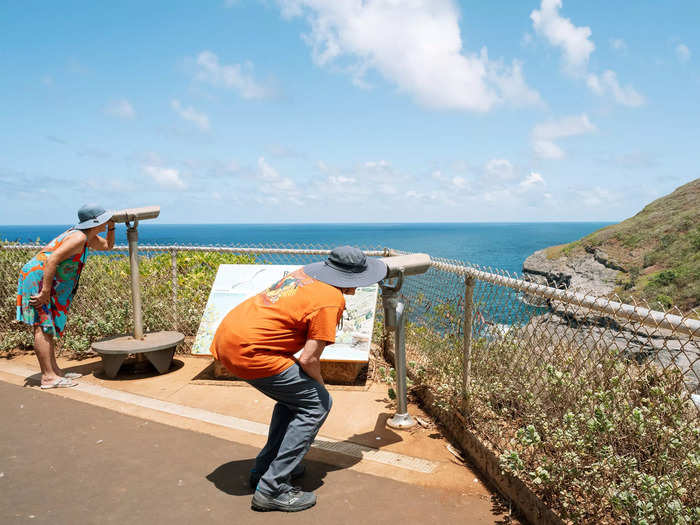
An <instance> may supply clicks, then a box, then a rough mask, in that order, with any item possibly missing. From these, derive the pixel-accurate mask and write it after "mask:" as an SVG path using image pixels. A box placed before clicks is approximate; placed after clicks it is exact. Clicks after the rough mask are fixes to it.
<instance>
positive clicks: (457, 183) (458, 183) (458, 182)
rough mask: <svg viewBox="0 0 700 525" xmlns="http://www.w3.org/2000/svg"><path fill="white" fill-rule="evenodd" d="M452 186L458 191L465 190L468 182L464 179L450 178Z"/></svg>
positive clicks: (458, 177)
mask: <svg viewBox="0 0 700 525" xmlns="http://www.w3.org/2000/svg"><path fill="white" fill-rule="evenodd" d="M452 185H453V186H454V187H455V188H457V189H460V190H463V189H465V188H467V185H468V182H467V179H465V178H464V177H460V176H456V177H452Z"/></svg>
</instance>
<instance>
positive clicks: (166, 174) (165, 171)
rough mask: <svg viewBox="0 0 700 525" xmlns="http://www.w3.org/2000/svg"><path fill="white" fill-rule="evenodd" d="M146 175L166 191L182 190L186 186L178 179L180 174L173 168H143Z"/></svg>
mask: <svg viewBox="0 0 700 525" xmlns="http://www.w3.org/2000/svg"><path fill="white" fill-rule="evenodd" d="M143 170H144V171H145V172H146V175H148V176H149V177H151V178H152V179H153V180H154V181H155V182H156V184H158V185H159V186H161V187H162V188H166V189H174V190H184V189H185V188H187V184H185V182H184V181H183V180H182V178H181V177H180V172H179V171H178V170H176V169H174V168H164V167H161V166H150V165H149V166H144V167H143Z"/></svg>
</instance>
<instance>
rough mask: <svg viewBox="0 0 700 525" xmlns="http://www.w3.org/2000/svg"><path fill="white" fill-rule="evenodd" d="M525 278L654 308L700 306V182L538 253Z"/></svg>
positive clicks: (527, 265) (525, 270)
mask: <svg viewBox="0 0 700 525" xmlns="http://www.w3.org/2000/svg"><path fill="white" fill-rule="evenodd" d="M523 274H524V276H525V277H526V278H528V279H531V280H533V281H536V282H539V283H542V284H547V285H549V286H554V287H559V288H568V289H572V290H575V291H585V292H590V293H593V294H595V295H601V296H602V295H611V294H613V293H616V294H618V295H620V296H621V297H622V298H623V299H631V298H634V299H644V300H646V301H647V302H649V304H650V305H651V306H652V307H655V306H656V307H663V308H668V307H670V306H671V305H676V306H678V307H680V308H681V309H682V310H689V309H692V308H697V307H698V306H700V179H696V180H694V181H692V182H689V183H688V184H686V185H684V186H681V187H680V188H678V189H676V190H675V191H674V192H673V193H671V194H669V195H666V196H665V197H662V198H660V199H657V200H655V201H654V202H652V203H650V204H649V205H647V206H646V207H645V208H644V209H643V210H642V211H640V212H639V213H638V214H637V215H635V216H634V217H631V218H629V219H627V220H625V221H623V222H621V223H618V224H614V225H611V226H607V227H605V228H602V229H600V230H598V231H596V232H594V233H592V234H590V235H588V236H586V237H584V238H583V239H580V240H578V241H575V242H573V243H570V244H566V245H563V246H553V247H550V248H546V249H544V250H540V251H538V252H535V253H534V254H532V255H531V256H530V257H528V258H527V259H526V260H525V262H524V264H523Z"/></svg>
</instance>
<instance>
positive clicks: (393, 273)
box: [379, 253, 430, 429]
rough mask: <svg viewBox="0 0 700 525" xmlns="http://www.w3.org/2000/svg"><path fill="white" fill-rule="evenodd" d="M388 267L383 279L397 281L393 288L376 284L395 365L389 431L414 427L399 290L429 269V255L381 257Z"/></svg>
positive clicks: (383, 283)
mask: <svg viewBox="0 0 700 525" xmlns="http://www.w3.org/2000/svg"><path fill="white" fill-rule="evenodd" d="M381 260H382V261H383V262H384V263H385V264H386V266H387V273H386V277H385V278H384V279H385V280H386V279H393V278H395V279H396V282H395V283H394V284H393V285H389V284H385V282H384V281H382V282H380V283H379V286H380V287H381V289H382V304H383V306H384V326H385V328H386V329H387V330H391V331H393V332H394V366H395V368H396V390H397V392H396V399H397V409H396V414H394V417H392V418H391V419H389V420H388V421H387V425H389V426H390V427H392V428H397V429H405V428H411V427H412V426H414V425H415V424H416V422H415V421H414V420H413V418H412V417H411V416H410V414H409V413H408V391H407V389H406V311H405V304H404V303H403V302H402V301H401V298H400V296H399V291H400V290H401V286H402V285H403V280H404V277H405V276H408V275H420V274H423V273H425V272H427V271H428V269H429V268H430V256H429V255H427V254H425V253H412V254H409V255H398V256H395V257H382V259H381Z"/></svg>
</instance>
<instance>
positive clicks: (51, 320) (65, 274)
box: [17, 230, 88, 337]
mask: <svg viewBox="0 0 700 525" xmlns="http://www.w3.org/2000/svg"><path fill="white" fill-rule="evenodd" d="M74 231H75V230H68V231H65V232H63V233H62V234H61V235H59V236H58V237H56V238H55V239H54V240H53V241H51V242H50V243H49V244H47V245H46V247H45V248H44V249H43V250H42V251H40V252H39V253H38V254H36V255H35V256H34V257H33V258H32V259H31V260H30V261H29V262H28V263H27V264H25V265H24V266H23V267H22V269H21V270H20V272H19V279H18V282H17V320H18V321H21V322H23V323H26V324H28V325H33V326H37V325H38V326H41V329H42V330H43V331H44V332H45V333H47V334H50V335H53V336H58V337H60V336H61V335H63V331H64V329H65V327H66V320H67V317H66V314H68V308H69V307H70V303H71V301H72V300H73V296H74V295H75V292H76V290H77V289H78V279H79V278H80V272H81V271H82V270H83V266H84V265H85V260H86V259H87V253H88V249H87V242H86V243H85V246H84V247H83V251H82V253H79V254H77V255H74V256H73V257H70V258H68V259H66V260H65V261H61V262H60V263H59V264H58V266H57V267H56V275H55V276H54V278H53V284H52V286H51V299H50V301H49V303H48V304H45V305H42V306H40V307H38V308H34V307H33V306H31V305H30V304H29V299H30V298H31V296H32V295H36V294H38V293H39V292H40V291H41V288H42V286H43V280H44V263H45V262H46V260H47V259H48V258H49V255H51V253H53V252H54V251H55V250H57V249H58V248H59V247H60V246H61V244H63V242H64V241H65V240H66V238H67V237H68V236H69V235H70V234H71V233H73V232H74Z"/></svg>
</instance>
